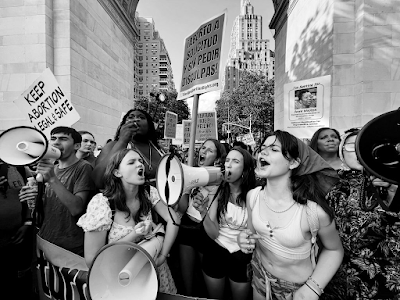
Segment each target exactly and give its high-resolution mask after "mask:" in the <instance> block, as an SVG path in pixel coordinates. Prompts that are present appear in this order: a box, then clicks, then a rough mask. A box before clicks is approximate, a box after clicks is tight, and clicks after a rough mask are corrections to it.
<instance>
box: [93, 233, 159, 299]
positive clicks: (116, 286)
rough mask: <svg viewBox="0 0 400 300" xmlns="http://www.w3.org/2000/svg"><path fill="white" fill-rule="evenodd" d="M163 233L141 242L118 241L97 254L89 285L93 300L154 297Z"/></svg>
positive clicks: (157, 284)
mask: <svg viewBox="0 0 400 300" xmlns="http://www.w3.org/2000/svg"><path fill="white" fill-rule="evenodd" d="M162 243H163V237H160V236H156V237H153V238H151V239H150V240H145V241H144V242H141V243H140V244H134V243H131V242H115V243H111V244H108V245H106V246H104V247H103V248H102V249H101V250H100V251H99V253H98V254H97V255H96V257H95V259H94V261H93V264H92V266H91V267H90V269H89V273H88V280H87V282H88V288H89V294H90V298H91V299H93V300H97V299H104V300H125V299H137V300H155V299H156V297H157V292H158V287H159V281H158V272H157V267H156V263H155V261H154V260H155V258H156V257H157V256H158V254H159V252H160V251H161V248H162Z"/></svg>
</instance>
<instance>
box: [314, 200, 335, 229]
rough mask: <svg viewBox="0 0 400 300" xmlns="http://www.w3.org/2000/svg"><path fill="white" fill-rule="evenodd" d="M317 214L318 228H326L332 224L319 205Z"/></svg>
mask: <svg viewBox="0 0 400 300" xmlns="http://www.w3.org/2000/svg"><path fill="white" fill-rule="evenodd" d="M317 214H318V220H319V225H320V227H327V226H329V225H330V224H331V223H332V220H331V218H330V216H329V215H328V214H327V212H326V211H325V210H324V209H323V208H322V207H321V206H320V205H317Z"/></svg>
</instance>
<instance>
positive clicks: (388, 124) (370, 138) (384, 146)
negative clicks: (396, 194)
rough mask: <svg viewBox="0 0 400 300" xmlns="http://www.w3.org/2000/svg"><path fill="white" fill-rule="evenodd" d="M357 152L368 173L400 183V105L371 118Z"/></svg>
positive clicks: (360, 136) (362, 131) (362, 132)
mask: <svg viewBox="0 0 400 300" xmlns="http://www.w3.org/2000/svg"><path fill="white" fill-rule="evenodd" d="M356 153H357V158H358V160H359V161H360V163H361V164H362V165H363V167H364V168H365V169H366V170H367V171H368V172H369V173H371V174H372V175H374V176H376V177H379V178H381V179H383V180H385V181H387V182H390V183H392V184H399V183H400V108H399V109H398V110H394V111H391V112H388V113H385V114H382V115H380V116H378V117H376V118H374V119H372V120H371V121H369V122H368V123H367V124H366V125H365V126H364V127H363V128H362V129H361V131H360V132H359V133H358V135H357V138H356Z"/></svg>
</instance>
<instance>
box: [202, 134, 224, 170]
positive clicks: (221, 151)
mask: <svg viewBox="0 0 400 300" xmlns="http://www.w3.org/2000/svg"><path fill="white" fill-rule="evenodd" d="M208 141H210V142H213V144H214V146H215V148H217V156H216V157H215V160H217V159H219V160H220V162H219V163H220V164H223V163H224V160H225V157H226V151H225V147H224V146H223V145H222V144H221V143H220V141H218V140H216V139H206V140H205V141H204V142H203V144H201V147H203V145H204V144H205V143H206V142H208ZM201 147H200V148H201Z"/></svg>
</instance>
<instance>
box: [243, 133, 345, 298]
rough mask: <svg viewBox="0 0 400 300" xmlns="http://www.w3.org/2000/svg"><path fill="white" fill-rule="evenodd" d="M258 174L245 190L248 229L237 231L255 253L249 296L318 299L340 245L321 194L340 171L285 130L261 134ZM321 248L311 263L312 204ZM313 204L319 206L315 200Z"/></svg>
mask: <svg viewBox="0 0 400 300" xmlns="http://www.w3.org/2000/svg"><path fill="white" fill-rule="evenodd" d="M256 174H257V175H258V176H259V177H261V178H266V185H265V186H264V187H263V188H262V189H261V190H260V191H258V189H257V190H256V189H255V190H256V191H255V190H253V191H250V192H249V193H248V195H247V209H248V214H249V218H248V221H247V225H248V229H247V230H246V231H243V232H242V233H240V234H239V236H238V243H239V245H240V248H241V250H242V251H243V252H244V253H252V252H253V251H254V253H253V258H252V267H253V280H252V287H253V299H257V300H258V299H277V300H283V299H293V300H299V299H308V300H313V299H318V298H319V296H321V294H322V293H323V289H324V288H325V286H326V285H327V284H328V282H329V281H330V280H331V278H332V277H333V275H334V274H335V272H336V271H337V269H338V268H339V266H340V264H341V262H342V258H343V247H342V243H341V241H340V238H339V235H338V232H337V230H336V228H335V222H334V220H333V213H332V210H331V209H330V208H329V206H328V204H327V203H326V201H325V198H324V197H325V195H326V193H327V192H328V191H329V189H330V188H331V187H332V185H333V184H335V183H336V182H337V181H338V176H337V173H336V171H335V170H333V169H332V168H331V167H330V166H329V165H328V164H327V163H326V162H325V161H324V160H323V159H322V158H321V157H320V156H319V155H318V154H317V153H316V152H315V151H313V150H312V149H311V148H310V147H308V146H307V145H305V144H304V143H303V142H301V141H300V140H299V139H297V138H296V137H294V136H293V135H291V134H289V133H288V132H285V131H280V130H278V131H276V132H275V133H274V134H273V135H272V136H269V137H268V138H266V139H265V141H264V142H263V143H262V145H261V147H260V151H259V153H258V154H257V167H256ZM311 202H312V203H314V205H313V207H314V208H315V215H317V216H318V219H316V220H317V221H316V223H319V224H317V226H318V228H319V229H318V233H317V234H318V238H319V239H320V242H321V245H322V247H321V248H322V250H321V252H320V254H319V258H318V263H317V264H316V266H313V264H312V259H311V258H312V254H311V253H312V252H311V237H312V233H311V231H312V228H311V227H310V224H311V223H310V222H309V219H308V217H307V213H309V211H308V208H309V206H310V207H312V206H311V205H309V204H310V203H311ZM315 203H317V205H315Z"/></svg>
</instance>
